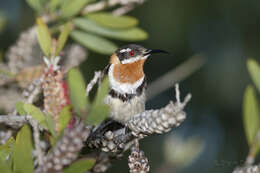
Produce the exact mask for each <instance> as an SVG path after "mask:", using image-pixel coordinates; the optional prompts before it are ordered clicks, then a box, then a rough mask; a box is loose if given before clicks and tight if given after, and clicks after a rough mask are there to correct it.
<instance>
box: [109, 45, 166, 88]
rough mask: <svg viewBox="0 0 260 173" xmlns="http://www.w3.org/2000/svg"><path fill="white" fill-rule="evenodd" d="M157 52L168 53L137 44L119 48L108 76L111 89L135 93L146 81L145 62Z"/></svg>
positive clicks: (112, 57)
mask: <svg viewBox="0 0 260 173" xmlns="http://www.w3.org/2000/svg"><path fill="white" fill-rule="evenodd" d="M157 52H164V53H166V52H165V51H161V50H150V49H146V48H144V47H142V46H139V45H136V44H129V45H126V46H123V47H121V48H119V49H118V50H117V51H116V52H115V53H114V54H113V55H112V56H111V58H110V66H109V69H108V74H109V79H110V85H111V87H112V88H113V89H115V90H117V91H119V92H121V93H135V90H136V89H137V88H138V86H140V85H141V84H142V83H143V81H144V77H145V75H144V72H143V65H144V62H145V61H146V60H147V58H148V57H149V56H150V55H151V54H152V53H157Z"/></svg>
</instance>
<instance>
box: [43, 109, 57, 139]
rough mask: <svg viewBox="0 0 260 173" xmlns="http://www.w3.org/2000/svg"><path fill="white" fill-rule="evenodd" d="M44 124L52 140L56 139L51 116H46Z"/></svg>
mask: <svg viewBox="0 0 260 173" xmlns="http://www.w3.org/2000/svg"><path fill="white" fill-rule="evenodd" d="M46 123H47V127H48V130H49V132H50V133H51V134H52V136H53V137H54V138H56V137H57V134H56V128H55V123H54V120H53V118H52V116H50V115H48V114H47V115H46Z"/></svg>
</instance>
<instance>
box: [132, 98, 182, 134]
mask: <svg viewBox="0 0 260 173" xmlns="http://www.w3.org/2000/svg"><path fill="white" fill-rule="evenodd" d="M185 118H186V113H185V112H183V111H182V110H180V108H179V107H178V105H176V104H174V103H173V102H170V103H169V104H168V105H167V106H165V107H164V108H161V109H159V110H149V111H145V112H143V113H141V114H138V115H136V116H135V117H133V118H132V119H131V120H130V121H129V122H128V123H127V126H128V127H129V128H130V129H131V130H132V133H133V135H134V136H137V137H140V138H143V137H144V136H147V135H150V134H153V133H159V134H161V133H164V132H168V131H169V130H171V128H173V127H177V126H179V125H180V123H181V122H183V121H184V119H185Z"/></svg>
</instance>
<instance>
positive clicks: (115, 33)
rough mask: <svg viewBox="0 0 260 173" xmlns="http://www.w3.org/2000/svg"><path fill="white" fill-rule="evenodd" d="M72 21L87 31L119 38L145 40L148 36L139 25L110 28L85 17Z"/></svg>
mask: <svg viewBox="0 0 260 173" xmlns="http://www.w3.org/2000/svg"><path fill="white" fill-rule="evenodd" d="M72 22H73V23H74V24H75V25H76V26H77V27H79V28H81V29H83V30H85V31H87V32H91V33H95V34H99V35H102V36H106V37H109V38H114V39H118V40H125V41H140V40H145V39H147V37H148V35H147V33H146V32H145V31H143V30H142V29H140V28H138V27H132V28H129V29H109V28H104V27H102V26H101V25H98V24H96V23H95V22H93V21H91V20H89V19H85V18H76V19H74V20H72Z"/></svg>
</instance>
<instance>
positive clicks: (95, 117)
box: [86, 104, 109, 126]
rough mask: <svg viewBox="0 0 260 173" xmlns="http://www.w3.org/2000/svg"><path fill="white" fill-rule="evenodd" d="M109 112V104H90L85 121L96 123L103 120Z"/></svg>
mask: <svg viewBox="0 0 260 173" xmlns="http://www.w3.org/2000/svg"><path fill="white" fill-rule="evenodd" d="M108 114H109V106H108V105H106V104H99V105H93V106H91V109H90V111H89V114H88V117H87V119H86V123H88V124H92V125H95V126H96V125H98V124H100V123H101V122H102V121H104V120H105V119H106V117H107V115H108Z"/></svg>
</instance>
